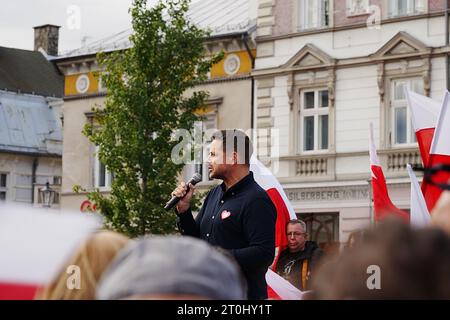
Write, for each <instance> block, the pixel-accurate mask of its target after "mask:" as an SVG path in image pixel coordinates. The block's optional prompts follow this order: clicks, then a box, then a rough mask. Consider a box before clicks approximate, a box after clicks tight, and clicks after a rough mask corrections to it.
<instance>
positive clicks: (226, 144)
mask: <svg viewBox="0 0 450 320" xmlns="http://www.w3.org/2000/svg"><path fill="white" fill-rule="evenodd" d="M211 138H212V140H218V141H222V146H223V148H222V150H223V152H224V153H225V154H226V152H227V151H230V150H233V152H236V153H237V154H238V163H239V164H246V165H250V158H251V156H252V154H253V144H252V142H251V141H250V138H249V137H248V136H247V135H246V134H245V133H244V132H243V131H241V130H237V129H233V130H219V131H216V132H214V133H213V135H212V137H211Z"/></svg>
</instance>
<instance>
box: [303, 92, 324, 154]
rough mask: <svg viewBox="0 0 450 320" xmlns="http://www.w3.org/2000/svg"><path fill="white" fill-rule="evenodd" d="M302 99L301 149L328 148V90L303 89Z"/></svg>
mask: <svg viewBox="0 0 450 320" xmlns="http://www.w3.org/2000/svg"><path fill="white" fill-rule="evenodd" d="M300 101H301V102H300V103H301V108H300V127H301V130H300V139H299V141H300V150H301V151H302V152H308V151H317V150H327V149H328V110H329V108H328V106H329V99H328V90H308V91H303V92H302V93H301V99H300Z"/></svg>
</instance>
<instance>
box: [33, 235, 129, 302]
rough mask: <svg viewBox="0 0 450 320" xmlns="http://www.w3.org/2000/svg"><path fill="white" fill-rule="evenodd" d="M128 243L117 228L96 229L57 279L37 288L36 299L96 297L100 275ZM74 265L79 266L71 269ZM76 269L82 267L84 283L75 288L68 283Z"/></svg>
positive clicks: (86, 298) (81, 276)
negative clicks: (110, 229) (108, 229)
mask: <svg viewBox="0 0 450 320" xmlns="http://www.w3.org/2000/svg"><path fill="white" fill-rule="evenodd" d="M128 243H129V239H128V238H127V237H125V236H124V235H121V234H119V233H116V232H112V231H99V232H97V233H95V234H94V235H92V236H91V237H90V238H89V239H88V240H87V241H86V242H85V243H84V244H83V245H82V246H81V247H80V248H79V249H78V250H77V252H76V253H75V254H74V256H73V257H72V258H71V259H70V260H69V262H68V263H67V264H66V265H65V267H64V270H62V271H61V273H60V274H59V275H58V277H57V278H56V280H55V281H54V282H53V283H51V284H49V285H48V286H47V287H45V288H43V289H40V290H39V291H38V292H37V294H36V297H35V299H36V300H94V299H95V291H96V288H97V283H98V281H99V280H100V277H101V276H102V274H103V272H104V271H105V270H106V268H107V267H108V265H109V264H110V263H111V261H112V260H113V259H114V257H115V256H116V254H117V253H118V252H119V251H120V250H122V249H123V248H124V247H125V246H126V245H127V244H128ZM70 266H74V267H75V268H69V269H68V267H70ZM78 268H79V269H78ZM68 270H69V272H68ZM76 270H79V276H80V279H79V281H80V286H79V288H76V287H72V288H71V287H70V286H69V284H68V283H70V280H71V277H72V276H76V273H75V272H76Z"/></svg>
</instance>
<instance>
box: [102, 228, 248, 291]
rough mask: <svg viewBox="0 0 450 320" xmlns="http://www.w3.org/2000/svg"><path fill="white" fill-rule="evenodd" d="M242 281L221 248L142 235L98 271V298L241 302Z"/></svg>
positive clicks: (199, 242) (228, 255)
mask: <svg viewBox="0 0 450 320" xmlns="http://www.w3.org/2000/svg"><path fill="white" fill-rule="evenodd" d="M246 295H247V287H246V282H245V279H244V277H243V275H242V274H241V271H240V268H239V266H238V264H237V263H236V262H235V261H234V258H233V257H232V256H231V255H230V254H229V253H228V252H226V251H223V250H222V249H218V248H215V247H212V246H210V245H209V244H207V243H206V242H204V241H200V240H198V239H194V238H190V237H177V236H168V237H161V236H154V237H148V238H141V239H139V240H137V241H136V242H135V243H133V244H132V245H130V246H128V247H127V248H126V249H124V250H123V251H122V252H121V253H120V254H119V255H118V256H117V258H116V259H115V260H114V261H113V263H112V264H111V265H110V267H109V268H108V270H107V271H106V273H105V274H104V275H103V277H102V279H101V282H100V284H99V286H98V290H97V298H98V299H100V300H117V299H129V300H210V299H212V300H243V299H245V298H246Z"/></svg>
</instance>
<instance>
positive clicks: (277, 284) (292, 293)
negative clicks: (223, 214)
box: [266, 269, 305, 300]
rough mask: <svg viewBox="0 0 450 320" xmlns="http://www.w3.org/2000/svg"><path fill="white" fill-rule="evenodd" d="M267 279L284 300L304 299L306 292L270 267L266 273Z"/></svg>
mask: <svg viewBox="0 0 450 320" xmlns="http://www.w3.org/2000/svg"><path fill="white" fill-rule="evenodd" d="M266 281H267V283H270V286H271V288H272V290H274V291H275V292H276V293H277V294H278V296H279V297H280V298H281V299H282V300H303V295H304V294H305V292H303V291H300V290H298V289H297V288H296V287H295V286H294V285H292V284H291V283H290V282H289V281H287V280H285V279H284V278H282V277H280V276H279V275H278V274H277V273H275V272H273V271H272V270H270V269H269V271H267V273H266Z"/></svg>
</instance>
